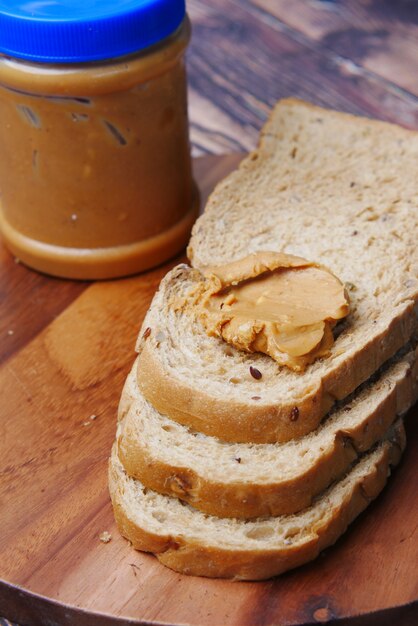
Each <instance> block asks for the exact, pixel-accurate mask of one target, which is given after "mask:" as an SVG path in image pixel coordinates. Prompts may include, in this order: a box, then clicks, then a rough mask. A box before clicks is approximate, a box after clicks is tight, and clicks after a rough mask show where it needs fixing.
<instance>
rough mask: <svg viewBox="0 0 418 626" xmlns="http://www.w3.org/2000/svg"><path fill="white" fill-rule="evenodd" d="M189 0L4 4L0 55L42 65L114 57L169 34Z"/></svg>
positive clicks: (0, 2) (4, 0)
mask: <svg viewBox="0 0 418 626" xmlns="http://www.w3.org/2000/svg"><path fill="white" fill-rule="evenodd" d="M185 12H186V9H185V0H0V53H2V54H6V55H8V56H12V57H18V58H21V59H27V60H29V61H38V62H44V63H80V62H83V61H99V60H103V59H113V58H115V57H120V56H123V55H125V54H131V53H133V52H137V51H138V50H142V49H144V48H147V47H148V46H151V45H153V44H155V43H157V42H159V41H161V40H162V39H165V38H166V37H168V36H169V35H171V34H172V33H173V32H174V31H175V30H176V29H177V28H178V27H179V26H180V24H181V22H182V20H183V18H184V16H185Z"/></svg>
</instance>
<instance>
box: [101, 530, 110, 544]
mask: <svg viewBox="0 0 418 626" xmlns="http://www.w3.org/2000/svg"><path fill="white" fill-rule="evenodd" d="M99 539H100V541H101V542H102V543H109V541H112V535H111V534H110V533H109V532H108V531H107V530H104V531H103V532H102V533H100V535H99Z"/></svg>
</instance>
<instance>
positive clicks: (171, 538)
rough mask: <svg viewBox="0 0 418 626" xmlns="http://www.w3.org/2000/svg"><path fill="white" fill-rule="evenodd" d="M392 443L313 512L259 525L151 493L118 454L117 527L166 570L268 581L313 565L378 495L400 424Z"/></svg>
mask: <svg viewBox="0 0 418 626" xmlns="http://www.w3.org/2000/svg"><path fill="white" fill-rule="evenodd" d="M389 437H390V440H386V441H384V442H382V443H380V444H379V445H378V447H377V448H376V449H375V450H374V451H373V452H371V453H368V454H366V455H365V456H364V457H362V459H361V460H360V461H359V462H358V464H357V465H356V466H355V467H354V468H353V469H352V470H351V471H350V472H349V474H348V475H347V476H346V477H345V478H343V479H342V480H341V481H340V482H338V483H336V484H334V485H333V486H331V487H330V488H329V489H327V490H326V491H325V492H324V493H323V494H322V495H321V496H319V497H318V498H317V499H316V500H315V502H314V503H313V504H312V506H311V507H309V508H308V509H305V510H304V511H302V512H301V513H298V514H296V515H289V516H281V517H274V518H266V519H258V520H255V521H243V520H236V519H222V518H218V517H212V516H208V515H204V514H203V513H201V512H200V511H197V510H196V509H193V508H192V507H190V506H189V505H188V504H182V503H181V502H180V501H179V500H177V499H176V498H171V497H169V496H164V495H160V494H158V493H156V492H154V491H151V490H149V489H146V488H144V487H143V485H142V484H141V483H140V482H139V481H138V480H135V479H133V478H130V477H129V476H128V475H127V474H126V473H125V471H124V469H123V466H122V464H121V462H120V461H119V458H118V454H117V449H116V446H115V447H114V449H113V453H112V457H111V461H110V467H109V487H110V494H111V498H112V503H113V508H114V513H115V518H116V522H117V524H118V527H119V530H120V532H121V533H122V535H123V536H124V537H126V538H127V539H129V541H131V543H132V544H133V547H134V548H136V549H138V550H143V551H146V552H154V553H155V555H156V556H157V558H158V559H159V560H160V561H161V563H163V564H164V565H167V566H168V567H170V568H171V569H174V570H176V571H178V572H182V573H183V574H191V575H196V576H209V577H219V578H235V579H239V580H259V579H263V578H269V577H271V576H274V575H276V574H280V573H282V572H284V571H286V570H288V569H291V568H294V567H297V566H299V565H302V564H303V563H306V562H307V561H310V560H312V559H314V558H315V557H316V556H317V555H318V554H319V552H320V551H321V550H323V549H324V548H326V547H327V546H330V545H332V544H333V543H334V542H335V541H336V540H337V539H338V537H340V536H341V535H342V534H343V532H344V531H345V530H346V528H347V526H348V525H349V524H350V522H352V521H353V520H354V519H355V517H357V515H359V513H361V511H363V510H364V509H365V508H366V506H367V505H368V504H369V502H370V501H371V500H373V499H374V498H375V497H376V496H377V495H378V493H379V492H380V491H381V490H382V489H383V487H384V485H385V484H386V481H387V477H388V475H389V474H390V467H391V466H392V465H395V464H396V463H397V462H398V461H399V458H400V456H401V451H402V449H403V447H404V445H405V433H404V429H403V426H402V423H401V422H398V423H397V424H396V425H395V427H394V428H393V429H392V431H391V432H390V434H389Z"/></svg>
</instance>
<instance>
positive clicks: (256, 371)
mask: <svg viewBox="0 0 418 626" xmlns="http://www.w3.org/2000/svg"><path fill="white" fill-rule="evenodd" d="M250 374H251V376H252V377H253V378H255V379H256V380H260V378H262V376H263V374H262V373H261V372H260V370H259V369H257V368H256V367H253V366H252V365H250Z"/></svg>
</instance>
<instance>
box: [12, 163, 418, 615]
mask: <svg viewBox="0 0 418 626" xmlns="http://www.w3.org/2000/svg"><path fill="white" fill-rule="evenodd" d="M239 158H240V157H239V155H234V156H229V157H205V158H203V159H199V160H197V161H196V162H195V169H196V176H197V179H198V182H199V185H200V187H201V189H202V195H203V197H205V196H206V194H207V192H208V190H210V189H211V188H212V187H213V185H214V183H215V182H216V181H217V180H218V179H219V178H221V177H222V176H223V175H225V174H226V173H228V172H229V171H230V170H231V169H232V168H233V167H234V166H235V165H236V164H237V162H238V161H239ZM178 261H179V259H177V260H176V261H173V262H172V263H169V264H166V265H165V266H164V267H161V268H159V269H157V270H155V271H152V272H149V273H146V274H143V275H141V276H137V277H135V278H128V279H124V280H119V281H109V282H101V283H95V284H91V283H81V282H78V283H75V282H71V281H63V280H57V279H52V278H47V277H44V276H40V275H39V274H36V273H35V272H31V271H30V270H28V269H26V268H25V267H23V266H22V265H21V264H19V263H15V262H14V260H13V259H12V258H11V257H10V256H9V255H8V253H7V252H6V251H5V250H4V248H2V247H0V296H1V319H0V337H1V342H0V363H1V367H0V397H1V408H0V411H1V422H0V425H1V436H0V476H1V483H0V498H1V499H0V507H1V509H0V510H1V516H0V578H1V582H0V614H1V615H3V616H5V617H8V618H9V619H13V620H15V621H17V622H19V623H20V624H31V625H36V624H41V625H42V626H45V625H46V624H48V625H49V624H65V625H67V624H74V625H77V626H84V625H86V624H89V625H91V624H92V625H94V626H102V625H110V624H132V623H134V624H138V623H142V624H145V623H147V624H149V623H153V624H156V623H159V624H161V623H164V624H167V623H168V624H190V625H193V626H231V625H236V626H249V625H258V626H261V625H267V624H276V625H279V624H280V625H285V624H303V623H318V622H320V623H321V622H326V621H329V620H331V621H333V620H336V621H337V623H338V624H352V625H354V624H366V623H367V624H369V623H370V624H371V623H373V624H375V623H379V624H391V625H392V624H402V625H406V624H411V625H412V624H417V623H418V602H417V599H418V580H417V578H418V575H417V566H418V533H417V532H416V531H417V524H418V495H417V490H416V476H417V469H418V428H417V424H416V420H415V423H414V419H413V416H412V415H410V416H409V420H408V434H409V446H408V449H407V452H406V454H405V457H404V460H403V462H402V464H401V466H400V467H399V468H398V469H397V470H396V471H395V473H394V476H393V478H392V479H391V481H390V483H389V485H388V487H387V488H386V489H385V491H384V493H383V494H382V495H381V496H380V497H379V499H378V500H377V501H376V502H375V503H373V504H372V505H371V506H370V508H369V509H368V510H367V511H366V512H365V513H364V514H363V515H361V516H360V518H359V519H358V520H357V521H356V522H355V523H354V524H353V525H352V527H351V528H350V529H349V531H348V532H347V533H346V535H345V536H344V537H343V538H342V539H341V540H340V541H339V542H338V544H337V545H336V546H334V547H333V548H330V549H328V550H327V551H326V553H324V554H322V555H321V556H320V557H319V558H318V559H317V560H316V561H315V562H314V563H312V564H309V565H307V566H305V567H302V568H300V569H298V570H296V571H293V572H290V573H288V574H286V575H283V576H281V577H279V578H277V579H275V580H271V581H267V582H263V583H233V582H229V581H221V580H208V579H203V578H192V577H186V576H181V575H179V574H176V573H174V572H172V571H170V570H168V569H166V568H165V567H163V566H162V565H160V564H159V563H158V561H157V560H156V559H155V558H154V557H153V556H149V555H145V554H141V553H137V552H135V551H134V550H133V549H132V548H131V547H130V546H129V544H128V542H127V541H125V540H124V539H122V538H121V537H120V536H119V534H118V532H117V530H116V527H115V524H114V522H113V517H112V510H111V506H110V502H109V497H108V493H107V485H106V482H107V478H106V465H107V457H108V454H109V451H110V447H111V444H112V441H113V438H114V434H115V420H116V408H117V404H118V400H119V395H120V392H121V389H122V385H123V382H124V379H125V377H126V375H127V373H128V371H129V369H130V367H131V365H132V362H133V359H134V356H135V355H134V344H135V339H136V335H137V332H138V329H139V325H140V323H141V321H142V318H143V315H144V313H145V311H146V309H147V307H148V305H149V302H150V300H151V297H152V295H153V293H154V291H155V289H156V287H157V285H158V283H159V281H160V279H161V277H162V276H163V275H164V274H165V272H166V271H167V270H168V269H169V268H170V267H171V266H172V265H173V264H174V262H178ZM93 416H95V417H94V418H93ZM416 417H417V411H416V410H415V418H416ZM103 531H108V532H109V533H111V535H112V539H111V541H110V542H109V543H102V542H101V541H100V540H99V535H100V534H101V533H102V532H103ZM375 611H379V612H380V613H379V614H378V617H376V615H375V616H373V617H370V613H371V612H375ZM375 620H376V621H375ZM377 620H378V621H377Z"/></svg>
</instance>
